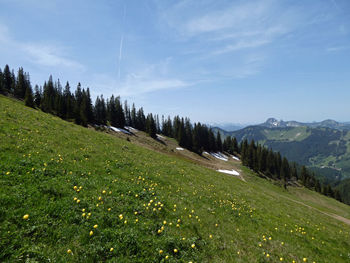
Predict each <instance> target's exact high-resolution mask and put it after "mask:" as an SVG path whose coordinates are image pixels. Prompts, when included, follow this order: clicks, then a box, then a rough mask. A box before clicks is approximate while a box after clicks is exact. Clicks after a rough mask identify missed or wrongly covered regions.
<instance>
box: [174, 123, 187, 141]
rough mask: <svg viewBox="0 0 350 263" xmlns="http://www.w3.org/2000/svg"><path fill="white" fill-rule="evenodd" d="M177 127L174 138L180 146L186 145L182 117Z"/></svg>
mask: <svg viewBox="0 0 350 263" xmlns="http://www.w3.org/2000/svg"><path fill="white" fill-rule="evenodd" d="M177 129H178V131H177V138H176V140H177V142H178V143H179V145H180V146H181V147H186V131H185V123H184V119H183V118H182V119H181V120H180V123H179V126H178V128H177Z"/></svg>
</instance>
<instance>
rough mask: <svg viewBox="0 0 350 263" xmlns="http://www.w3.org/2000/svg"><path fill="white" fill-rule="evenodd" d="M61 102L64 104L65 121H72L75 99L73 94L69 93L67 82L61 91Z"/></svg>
mask: <svg viewBox="0 0 350 263" xmlns="http://www.w3.org/2000/svg"><path fill="white" fill-rule="evenodd" d="M63 100H64V101H65V102H66V103H65V105H66V110H65V111H64V112H65V117H64V118H65V119H67V120H73V119H74V107H75V106H74V105H75V99H74V96H73V94H72V93H71V92H70V86H69V82H68V81H67V83H66V86H65V88H64V91H63Z"/></svg>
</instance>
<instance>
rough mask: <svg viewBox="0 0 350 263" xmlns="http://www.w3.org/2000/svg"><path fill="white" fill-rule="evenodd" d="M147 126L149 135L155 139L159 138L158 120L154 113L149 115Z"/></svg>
mask: <svg viewBox="0 0 350 263" xmlns="http://www.w3.org/2000/svg"><path fill="white" fill-rule="evenodd" d="M145 128H146V132H147V133H148V135H149V136H151V137H152V138H154V139H156V138H157V127H156V122H155V120H154V118H153V115H152V113H150V114H148V115H147V119H146V127H145Z"/></svg>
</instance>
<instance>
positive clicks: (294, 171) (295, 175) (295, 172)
mask: <svg viewBox="0 0 350 263" xmlns="http://www.w3.org/2000/svg"><path fill="white" fill-rule="evenodd" d="M290 176H291V178H292V179H294V180H298V170H297V165H296V163H293V164H292V165H291V166H290Z"/></svg>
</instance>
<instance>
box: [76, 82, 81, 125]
mask: <svg viewBox="0 0 350 263" xmlns="http://www.w3.org/2000/svg"><path fill="white" fill-rule="evenodd" d="M82 101H83V91H82V89H81V84H80V83H78V86H77V89H76V90H75V103H74V121H75V123H76V124H79V125H80V124H82V122H83V120H82V119H81V117H82V112H81V109H80V108H81V106H82Z"/></svg>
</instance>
